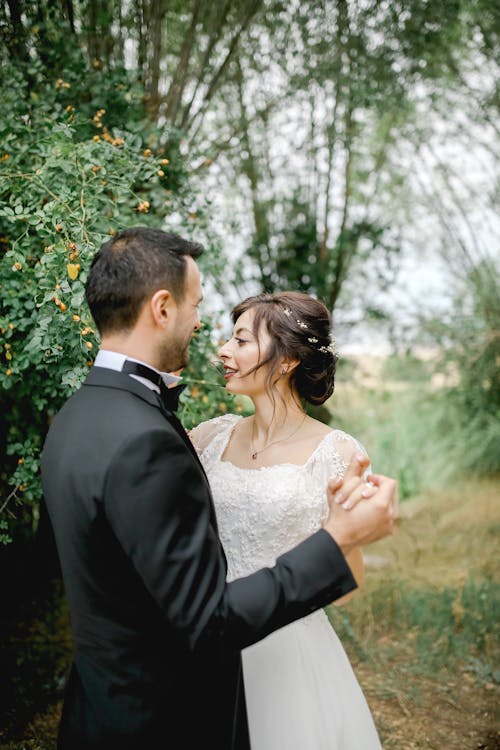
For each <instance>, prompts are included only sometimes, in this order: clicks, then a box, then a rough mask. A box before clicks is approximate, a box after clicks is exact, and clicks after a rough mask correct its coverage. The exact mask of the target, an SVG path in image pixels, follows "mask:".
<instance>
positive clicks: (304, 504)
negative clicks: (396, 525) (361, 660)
mask: <svg viewBox="0 0 500 750" xmlns="http://www.w3.org/2000/svg"><path fill="white" fill-rule="evenodd" d="M240 419H241V417H239V416H236V415H233V414H228V415H224V416H222V417H217V418H216V419H213V420H210V421H209V422H205V423H204V424H202V425H200V426H199V427H197V428H195V430H193V432H192V433H191V437H192V439H193V442H194V444H195V446H196V448H197V450H198V453H199V455H200V459H201V461H202V463H203V466H204V468H205V471H206V473H207V476H208V478H209V481H210V485H211V488H212V494H213V497H214V503H215V508H216V514H217V522H218V526H219V533H220V537H221V540H222V544H223V546H224V550H225V553H226V557H227V561H228V580H232V579H234V578H238V577H241V576H245V575H248V574H250V573H253V572H254V571H256V570H258V569H260V568H262V567H268V566H272V565H274V563H275V560H276V558H277V557H279V556H280V555H281V554H283V553H284V552H286V551H287V550H289V549H291V548H292V547H293V546H295V545H296V544H298V543H299V542H301V541H302V540H303V539H305V538H306V537H307V536H309V535H310V534H312V533H313V532H315V531H316V530H317V529H318V528H320V526H321V523H322V521H323V519H324V518H325V517H326V514H327V511H328V506H327V500H326V483H327V481H328V479H329V478H330V477H331V476H334V475H335V476H342V475H343V474H344V472H345V470H346V468H347V464H348V461H349V459H350V456H351V455H352V453H353V451H354V450H357V449H358V450H359V449H362V446H360V444H359V443H358V442H357V441H356V440H355V439H354V438H352V437H351V436H350V435H348V434H347V433H345V432H342V431H341V430H333V431H332V432H330V433H328V434H327V435H326V436H325V437H324V438H323V439H322V440H321V441H320V443H319V445H318V446H317V447H316V449H315V450H314V451H313V453H312V454H311V456H310V457H309V459H308V460H307V461H306V463H305V464H303V465H297V464H290V463H283V464H278V465H274V466H263V467H260V468H256V469H243V468H241V467H238V466H235V465H234V464H232V463H231V462H229V461H225V460H223V458H222V457H223V454H224V451H225V448H226V446H227V444H228V442H229V439H230V437H231V434H232V431H233V430H234V428H235V427H236V424H237V423H238V421H239V420H240ZM243 670H244V679H245V693H246V700H247V709H248V718H249V726H250V738H251V746H252V750H379V749H380V747H381V746H380V742H379V739H378V736H377V732H376V729H375V726H374V724H373V719H372V717H371V714H370V711H369V708H368V705H367V703H366V700H365V698H364V696H363V693H362V691H361V688H360V687H359V685H358V682H357V680H356V677H355V675H354V672H353V671H352V667H351V665H350V663H349V660H348V659H347V656H346V654H345V651H344V649H343V647H342V644H341V643H340V641H339V639H338V638H337V636H336V634H335V632H334V630H333V628H332V627H331V625H330V622H329V620H328V618H327V616H326V614H325V612H324V611H323V610H320V611H318V612H314V613H313V614H311V615H309V616H308V617H305V618H303V619H302V620H299V621H298V622H295V623H292V624H291V625H287V626H286V627H284V628H281V629H280V630H278V631H276V632H275V633H272V634H271V635H269V636H268V637H267V638H265V639H264V640H262V641H260V642H259V643H256V644H254V645H253V646H250V647H249V648H247V649H245V650H244V651H243Z"/></svg>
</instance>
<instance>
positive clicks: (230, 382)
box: [218, 309, 271, 397]
mask: <svg viewBox="0 0 500 750" xmlns="http://www.w3.org/2000/svg"><path fill="white" fill-rule="evenodd" d="M254 317H255V315H254V311H253V310H252V309H250V310H247V311H246V312H244V313H243V314H242V315H240V317H239V318H238V320H237V321H236V323H235V324H234V329H233V335H232V337H231V338H230V339H229V341H226V343H225V344H224V345H223V346H221V348H220V349H219V351H218V355H219V357H220V358H221V360H222V363H223V365H224V379H225V381H226V388H227V390H228V391H230V392H231V393H235V394H236V393H241V394H244V395H245V396H250V397H252V396H256V395H258V394H259V393H262V392H264V391H265V390H266V377H267V372H268V369H267V367H266V366H264V367H260V368H259V369H258V370H256V371H255V372H250V371H251V370H252V369H253V368H254V367H255V366H256V365H258V363H259V362H261V361H262V360H263V359H265V358H266V352H267V350H268V348H269V345H270V343H271V337H270V336H269V333H268V332H267V330H265V328H264V327H263V326H261V330H260V331H259V334H258V337H256V336H254V334H253V321H254Z"/></svg>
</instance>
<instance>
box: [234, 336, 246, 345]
mask: <svg viewBox="0 0 500 750" xmlns="http://www.w3.org/2000/svg"><path fill="white" fill-rule="evenodd" d="M234 340H235V341H236V343H237V344H238V346H242V345H243V344H247V343H248V342H247V341H246V340H245V339H239V338H237V337H235V339H234Z"/></svg>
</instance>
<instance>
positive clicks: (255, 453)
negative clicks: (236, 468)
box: [252, 451, 257, 461]
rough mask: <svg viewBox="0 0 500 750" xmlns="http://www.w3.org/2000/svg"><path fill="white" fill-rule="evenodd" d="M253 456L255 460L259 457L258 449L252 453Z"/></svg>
mask: <svg viewBox="0 0 500 750" xmlns="http://www.w3.org/2000/svg"><path fill="white" fill-rule="evenodd" d="M252 458H253V460H254V461H255V459H256V458H257V452H256V451H255V452H254V453H252Z"/></svg>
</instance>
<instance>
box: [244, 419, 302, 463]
mask: <svg viewBox="0 0 500 750" xmlns="http://www.w3.org/2000/svg"><path fill="white" fill-rule="evenodd" d="M306 417H307V414H304V418H303V419H302V421H301V423H300V424H299V426H298V427H296V428H295V429H294V431H293V432H291V433H290V434H289V435H287V436H286V437H284V438H281V439H280V440H273V441H272V442H271V443H267V445H265V446H264V447H263V448H260V450H258V451H256V450H255V446H254V444H253V440H254V427H255V418H254V421H253V422H252V437H251V438H250V445H251V447H252V453H251V454H250V455H251V456H252V458H253V460H254V461H255V460H256V458H257V456H258V455H259V453H263V452H264V451H265V450H267V449H268V448H270V447H271V445H277V443H283V442H284V441H285V440H290V438H292V437H293V436H294V435H295V433H296V432H298V431H299V430H300V428H301V427H302V425H303V424H304V422H305V421H306Z"/></svg>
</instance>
